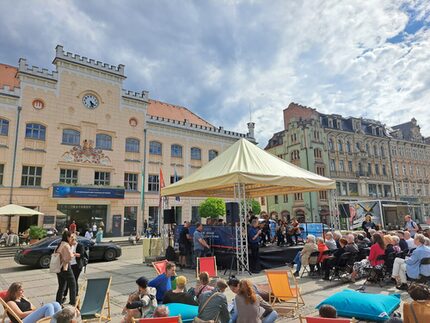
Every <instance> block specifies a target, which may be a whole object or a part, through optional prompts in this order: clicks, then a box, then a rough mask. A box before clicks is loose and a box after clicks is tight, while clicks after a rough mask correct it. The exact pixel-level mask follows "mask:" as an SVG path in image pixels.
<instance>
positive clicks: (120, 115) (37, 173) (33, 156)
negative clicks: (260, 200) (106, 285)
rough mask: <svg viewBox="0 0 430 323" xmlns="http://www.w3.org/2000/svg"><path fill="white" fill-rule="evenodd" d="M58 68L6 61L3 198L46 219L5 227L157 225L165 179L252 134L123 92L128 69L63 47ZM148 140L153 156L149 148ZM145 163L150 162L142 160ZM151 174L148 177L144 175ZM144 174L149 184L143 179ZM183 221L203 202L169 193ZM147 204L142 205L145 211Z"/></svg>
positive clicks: (2, 76)
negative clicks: (237, 131)
mask: <svg viewBox="0 0 430 323" xmlns="http://www.w3.org/2000/svg"><path fill="white" fill-rule="evenodd" d="M53 64H54V65H55V70H54V71H48V70H47V69H41V68H38V67H35V66H29V65H28V64H27V61H26V60H25V59H20V60H19V66H18V67H13V66H7V65H0V205H5V204H8V203H16V204H20V205H23V206H27V207H31V208H34V209H37V210H39V211H41V212H43V213H44V216H34V217H18V216H14V217H12V218H10V219H9V218H8V217H1V218H0V230H1V231H4V230H5V229H6V228H7V226H8V225H9V223H8V222H9V221H10V222H11V228H12V230H13V231H15V232H17V231H24V230H25V229H27V228H28V227H29V226H30V225H32V224H37V225H40V226H42V225H43V226H44V227H52V226H57V227H61V226H64V225H66V224H67V223H68V222H69V221H70V220H71V219H75V220H76V221H77V224H78V227H79V229H80V230H83V229H85V227H86V226H87V225H90V224H92V223H97V224H100V223H101V222H103V223H104V225H105V230H106V231H107V232H109V233H112V234H114V235H121V234H124V235H128V234H130V232H131V231H133V230H134V229H135V228H142V226H143V218H145V219H147V220H149V224H150V225H152V226H156V224H157V220H158V217H157V216H156V215H157V214H158V206H159V189H160V169H161V170H162V173H163V175H164V182H165V183H166V185H167V184H168V183H170V182H172V181H174V180H175V179H178V178H181V177H184V176H187V175H189V174H190V173H192V172H193V171H194V170H195V169H197V168H199V167H201V166H202V165H204V164H206V163H207V162H208V161H209V160H210V159H212V158H214V157H216V155H217V154H219V153H221V152H222V151H223V150H225V149H226V148H227V147H228V146H229V145H231V144H232V143H234V142H235V141H236V140H238V139H240V138H243V137H246V138H248V139H250V140H253V138H252V137H253V124H250V125H249V126H250V134H249V135H248V134H242V133H235V132H232V131H226V130H224V129H223V128H222V127H215V126H213V125H211V124H209V123H208V122H206V121H205V120H203V119H202V118H200V117H198V116H197V115H195V114H194V113H192V112H191V111H190V110H188V109H186V108H184V107H179V106H175V105H171V104H166V103H162V102H159V101H155V100H150V99H149V97H148V92H146V91H142V92H139V93H137V92H132V91H126V90H123V82H124V80H125V78H126V75H125V73H124V66H123V65H118V66H112V65H109V64H105V63H102V62H98V61H94V60H93V59H88V58H86V57H80V56H79V55H73V54H72V53H69V52H65V51H64V50H63V47H62V46H57V47H56V55H55V58H54V61H53ZM145 147H146V153H145ZM144 160H146V164H144ZM142 175H144V177H142ZM143 178H144V179H145V180H144V181H143V180H142V179H143ZM169 202H170V206H174V207H176V210H177V221H180V222H182V221H184V220H190V219H191V217H192V214H193V216H194V219H198V214H197V212H196V206H198V205H199V203H200V200H199V199H189V198H186V199H180V200H177V199H170V201H169ZM142 210H143V212H142Z"/></svg>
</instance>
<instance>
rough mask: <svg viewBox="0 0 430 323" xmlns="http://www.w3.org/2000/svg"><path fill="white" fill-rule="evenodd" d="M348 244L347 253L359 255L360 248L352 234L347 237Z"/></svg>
mask: <svg viewBox="0 0 430 323" xmlns="http://www.w3.org/2000/svg"><path fill="white" fill-rule="evenodd" d="M346 241H348V244H347V245H346V246H345V252H351V253H358V251H359V250H358V246H357V245H356V244H355V237H354V235H353V234H352V233H350V234H348V235H347V236H346Z"/></svg>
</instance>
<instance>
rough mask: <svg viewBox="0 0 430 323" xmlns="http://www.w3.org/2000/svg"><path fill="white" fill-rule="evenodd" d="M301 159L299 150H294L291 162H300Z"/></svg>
mask: <svg viewBox="0 0 430 323" xmlns="http://www.w3.org/2000/svg"><path fill="white" fill-rule="evenodd" d="M298 159H300V152H299V151H298V150H293V151H292V152H291V160H298Z"/></svg>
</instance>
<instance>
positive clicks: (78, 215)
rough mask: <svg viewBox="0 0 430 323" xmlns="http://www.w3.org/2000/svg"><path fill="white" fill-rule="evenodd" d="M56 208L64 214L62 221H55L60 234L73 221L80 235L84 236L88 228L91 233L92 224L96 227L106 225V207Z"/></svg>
mask: <svg viewBox="0 0 430 323" xmlns="http://www.w3.org/2000/svg"><path fill="white" fill-rule="evenodd" d="M57 208H58V210H59V211H61V212H63V213H64V214H66V218H65V219H64V220H63V221H61V222H60V221H58V220H57V230H58V231H60V232H61V231H62V230H63V229H64V228H65V227H67V228H68V227H69V225H70V223H72V221H75V223H76V230H77V231H78V232H79V233H80V235H84V234H85V230H87V229H88V228H89V229H90V231H91V228H92V226H93V224H94V223H95V224H96V225H97V227H100V226H103V227H104V226H105V225H106V218H107V208H108V206H107V205H82V204H59V205H58V207H57ZM103 229H104V228H103Z"/></svg>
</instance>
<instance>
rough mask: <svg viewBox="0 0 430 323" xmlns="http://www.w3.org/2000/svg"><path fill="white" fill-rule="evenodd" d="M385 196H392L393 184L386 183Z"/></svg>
mask: <svg viewBox="0 0 430 323" xmlns="http://www.w3.org/2000/svg"><path fill="white" fill-rule="evenodd" d="M384 197H391V185H384Z"/></svg>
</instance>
